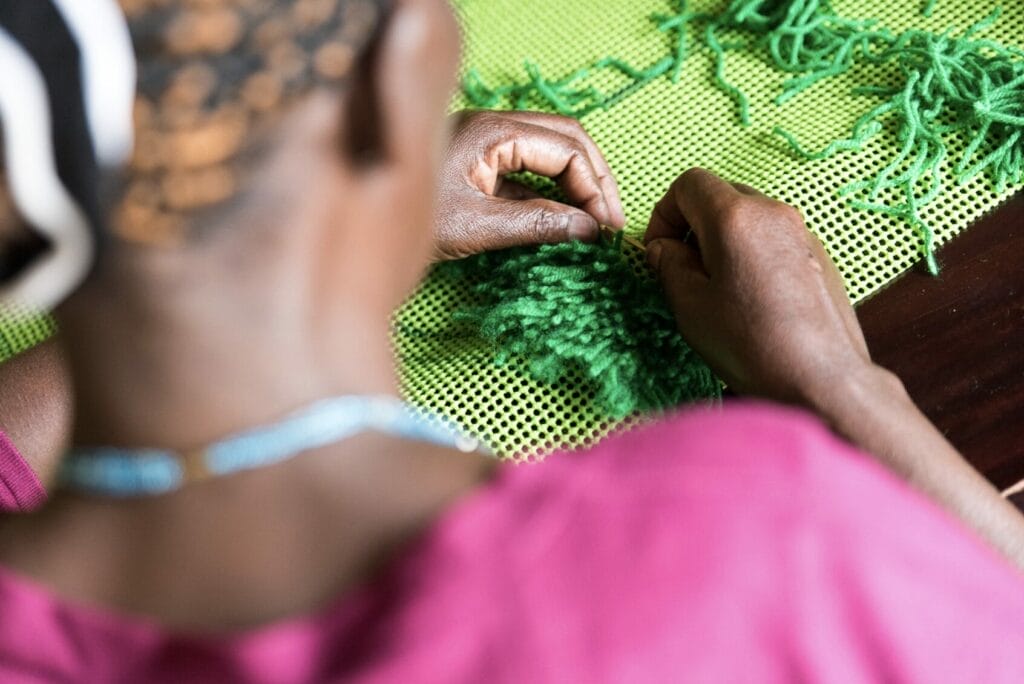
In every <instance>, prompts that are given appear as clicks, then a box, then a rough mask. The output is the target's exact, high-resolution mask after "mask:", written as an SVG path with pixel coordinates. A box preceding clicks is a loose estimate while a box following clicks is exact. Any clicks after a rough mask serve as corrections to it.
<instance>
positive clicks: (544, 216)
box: [437, 188, 599, 259]
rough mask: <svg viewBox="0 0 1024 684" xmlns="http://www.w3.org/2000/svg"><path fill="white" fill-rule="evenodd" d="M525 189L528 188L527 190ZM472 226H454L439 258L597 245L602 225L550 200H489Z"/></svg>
mask: <svg viewBox="0 0 1024 684" xmlns="http://www.w3.org/2000/svg"><path fill="white" fill-rule="evenodd" d="M524 189H525V188H524ZM484 201H485V202H486V203H487V206H486V208H485V209H484V210H482V211H479V212H474V213H475V216H476V218H475V219H474V221H473V222H472V223H464V224H460V225H458V226H453V227H452V228H451V230H450V231H449V232H448V234H447V236H446V239H445V240H444V241H443V242H441V243H439V244H438V246H437V249H438V252H439V256H440V257H441V258H445V259H460V258H463V257H466V256H469V255H471V254H478V253H480V252H486V251H491V250H498V249H507V248H509V247H520V246H525V245H535V244H554V243H559V242H566V241H568V240H585V241H588V242H589V241H593V240H596V239H597V236H598V229H599V226H598V223H597V221H596V220H595V219H594V217H593V216H591V215H590V214H588V213H587V212H585V211H583V210H581V209H577V208H575V207H570V206H568V205H566V204H562V203H560V202H554V201H552V200H547V199H525V200H521V199H505V198H503V197H489V198H487V199H486V200H484Z"/></svg>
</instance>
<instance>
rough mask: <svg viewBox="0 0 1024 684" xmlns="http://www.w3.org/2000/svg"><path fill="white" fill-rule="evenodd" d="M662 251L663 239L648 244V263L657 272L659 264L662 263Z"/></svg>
mask: <svg viewBox="0 0 1024 684" xmlns="http://www.w3.org/2000/svg"><path fill="white" fill-rule="evenodd" d="M661 252H662V246H661V240H655V241H654V242H652V243H650V244H649V245H647V263H648V264H649V265H650V267H651V268H652V269H654V270H655V272H657V270H658V265H659V264H661Z"/></svg>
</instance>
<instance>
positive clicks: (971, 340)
mask: <svg viewBox="0 0 1024 684" xmlns="http://www.w3.org/2000/svg"><path fill="white" fill-rule="evenodd" d="M939 262H940V264H941V266H942V274H941V275H940V276H939V277H938V278H933V277H932V276H930V275H928V274H927V273H926V272H925V271H924V269H923V268H922V267H920V266H919V267H916V268H914V269H912V270H911V271H910V272H908V273H906V274H905V275H903V276H902V277H901V278H900V279H898V280H897V281H896V282H895V283H893V284H892V285H890V286H889V287H887V288H886V289H885V290H883V291H882V292H880V293H878V294H877V295H875V296H874V297H872V298H870V299H869V300H868V301H866V302H864V303H863V304H862V305H861V306H860V307H859V308H858V310H857V315H858V317H859V318H860V322H861V325H862V326H863V328H864V334H865V336H866V337H867V340H868V346H869V347H870V349H871V353H872V355H873V357H874V358H875V360H876V361H877V362H878V363H880V364H881V365H883V366H885V367H886V368H889V369H890V370H892V371H894V372H895V373H896V374H897V375H899V377H900V378H901V379H902V380H903V382H904V384H905V385H906V387H907V390H908V391H909V392H910V395H911V396H912V397H913V398H914V400H915V401H916V402H917V404H918V406H920V407H921V410H922V411H924V413H925V414H926V415H927V416H928V417H929V418H931V419H932V421H933V422H934V423H935V424H936V425H937V426H938V427H939V429H940V430H942V432H943V433H945V435H946V437H947V438H948V439H949V440H950V441H951V442H952V443H953V444H954V445H955V446H956V447H957V448H959V449H960V451H961V452H962V453H963V454H964V455H965V456H966V457H967V459H968V460H970V461H971V463H973V464H974V465H975V467H977V468H978V469H979V470H980V471H981V472H982V473H984V474H985V476H986V477H988V478H989V479H990V480H991V481H992V482H993V483H994V484H995V485H996V486H997V487H1000V488H1005V487H1008V486H1010V485H1012V484H1014V483H1016V482H1018V481H1020V480H1021V479H1024V193H1018V194H1017V195H1016V196H1015V197H1014V198H1013V199H1012V200H1010V201H1009V202H1008V203H1006V204H1004V205H1003V206H1002V207H1001V208H999V209H998V210H996V211H995V212H993V213H991V214H990V215H989V216H987V217H985V218H984V219H982V220H981V221H979V222H978V223H977V224H976V225H974V226H972V227H971V228H969V229H968V230H967V231H965V232H964V233H963V234H961V235H960V236H958V237H956V238H955V239H953V240H952V241H950V242H949V243H948V244H947V245H945V246H944V247H943V248H942V249H941V250H940V251H939Z"/></svg>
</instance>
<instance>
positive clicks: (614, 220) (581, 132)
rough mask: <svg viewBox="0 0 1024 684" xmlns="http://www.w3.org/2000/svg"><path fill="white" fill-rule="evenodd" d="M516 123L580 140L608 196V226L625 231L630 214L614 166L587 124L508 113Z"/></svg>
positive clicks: (524, 113) (538, 115)
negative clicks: (623, 205)
mask: <svg viewBox="0 0 1024 684" xmlns="http://www.w3.org/2000/svg"><path fill="white" fill-rule="evenodd" d="M506 116H507V117H508V118H509V119H511V120H513V121H521V122H523V123H527V124H532V125H535V126H541V127H543V128H549V129H551V130H553V131H557V132H559V133H561V134H562V135H565V136H567V137H569V138H572V139H573V140H575V141H577V142H578V143H580V144H581V145H583V148H584V149H585V150H586V153H587V157H588V158H589V160H590V163H591V165H592V166H593V167H594V170H595V171H596V173H597V178H598V182H599V183H600V184H601V190H602V191H603V193H604V198H605V201H606V202H607V203H608V208H609V210H610V212H611V218H610V220H609V221H607V224H608V225H611V226H614V227H615V228H624V227H625V225H626V213H625V210H624V209H623V207H622V196H621V193H620V192H619V185H618V183H617V182H616V181H615V177H614V176H613V175H612V170H611V167H610V166H609V165H608V161H607V160H606V159H605V158H604V155H603V154H602V153H601V150H600V149H599V148H598V146H597V143H596V142H594V139H593V138H591V137H590V134H589V133H587V131H586V129H584V128H583V125H582V124H581V123H580V122H579V121H577V120H576V119H570V118H567V117H564V116H558V115H556V114H542V113H540V112H508V114H507V115H506Z"/></svg>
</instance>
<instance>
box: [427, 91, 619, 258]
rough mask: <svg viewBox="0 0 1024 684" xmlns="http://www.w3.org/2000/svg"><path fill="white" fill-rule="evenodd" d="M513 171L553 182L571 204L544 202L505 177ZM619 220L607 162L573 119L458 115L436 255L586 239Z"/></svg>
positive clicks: (448, 156) (463, 254)
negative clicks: (524, 172)
mask: <svg viewBox="0 0 1024 684" xmlns="http://www.w3.org/2000/svg"><path fill="white" fill-rule="evenodd" d="M519 171H530V172H532V173H536V174H539V175H542V176H549V177H551V178H554V179H555V180H556V181H557V182H558V184H559V186H561V188H562V190H563V191H564V192H565V194H566V196H567V197H568V198H569V201H570V202H572V203H573V204H574V205H577V206H569V205H566V204H561V203H559V202H553V201H551V200H546V199H542V198H541V197H540V196H539V195H538V194H537V193H535V192H533V191H532V190H530V189H528V188H526V187H525V186H523V185H521V184H518V183H515V182H512V181H509V180H507V179H506V178H505V176H506V175H507V174H510V173H516V172H519ZM577 207H579V208H577ZM625 223H626V217H625V215H624V214H623V210H622V201H621V199H620V198H619V189H618V187H617V186H616V184H615V179H613V178H612V174H611V170H610V169H609V168H608V162H606V161H605V160H604V157H603V156H602V155H601V152H600V151H599V150H598V149H597V145H596V144H594V141H593V140H592V139H591V138H590V136H589V135H587V133H586V131H584V130H583V127H582V126H581V125H580V124H579V122H578V121H576V120H574V119H569V118H566V117H562V116H555V115H552V114H539V113H535V112H487V111H473V112H463V113H461V114H459V115H458V120H457V124H456V130H455V133H454V136H453V137H452V141H451V144H450V145H449V147H448V152H447V154H446V156H445V160H444V164H443V166H442V170H441V186H440V189H439V195H438V212H437V217H436V220H435V245H434V253H435V257H436V258H438V259H459V258H462V257H466V256H470V255H472V254H477V253H479V252H484V251H488V250H494V249H503V248H506V247H514V246H517V245H529V244H537V243H552V242H564V241H566V240H572V239H577V240H588V241H589V240H594V239H596V238H597V235H598V231H599V227H600V225H599V224H606V225H610V226H614V227H616V228H622V227H623V226H624V225H625Z"/></svg>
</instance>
